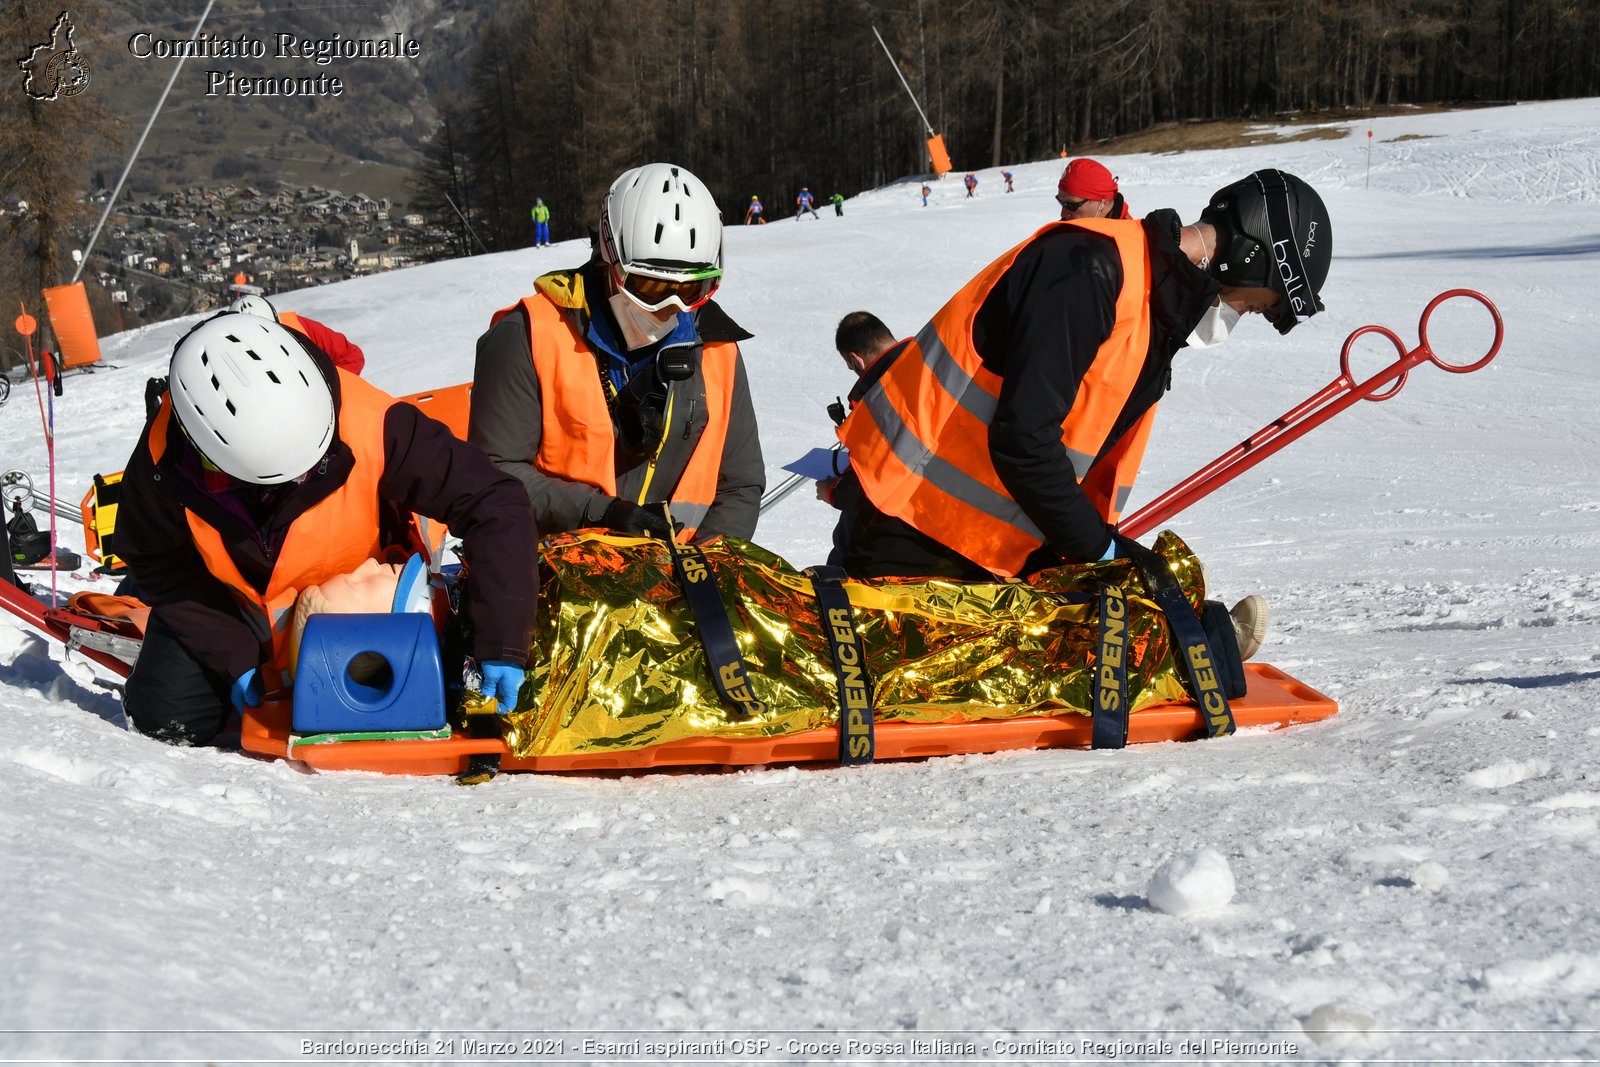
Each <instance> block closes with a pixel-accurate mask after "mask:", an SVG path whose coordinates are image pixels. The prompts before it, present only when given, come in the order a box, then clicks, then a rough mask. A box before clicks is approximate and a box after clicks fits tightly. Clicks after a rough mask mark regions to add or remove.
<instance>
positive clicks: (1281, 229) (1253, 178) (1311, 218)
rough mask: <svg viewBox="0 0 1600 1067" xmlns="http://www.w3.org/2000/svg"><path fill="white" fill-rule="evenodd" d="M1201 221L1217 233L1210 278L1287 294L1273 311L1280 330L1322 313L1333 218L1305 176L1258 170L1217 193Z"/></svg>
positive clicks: (1227, 283) (1330, 252) (1331, 256)
mask: <svg viewBox="0 0 1600 1067" xmlns="http://www.w3.org/2000/svg"><path fill="white" fill-rule="evenodd" d="M1200 219H1201V221H1202V222H1208V223H1210V224H1211V225H1212V226H1214V227H1216V230H1217V248H1216V254H1215V255H1214V256H1213V257H1212V259H1211V266H1210V273H1211V275H1212V277H1214V278H1216V279H1217V280H1218V281H1220V282H1222V284H1224V285H1234V286H1244V287H1252V286H1268V287H1270V288H1272V289H1275V290H1276V291H1277V292H1278V295H1279V296H1281V297H1282V298H1283V300H1282V301H1281V303H1280V304H1279V305H1278V307H1277V308H1276V309H1275V310H1274V311H1272V312H1271V313H1270V314H1269V315H1268V316H1267V319H1268V321H1270V322H1271V323H1272V324H1273V325H1274V326H1276V327H1277V328H1278V332H1279V333H1288V332H1289V331H1290V330H1292V329H1294V327H1295V326H1296V325H1297V324H1298V323H1300V322H1302V321H1303V320H1305V319H1309V318H1310V317H1311V316H1312V315H1315V314H1316V313H1317V312H1319V311H1321V310H1323V306H1322V299H1321V297H1320V296H1319V294H1320V293H1321V292H1322V283H1323V282H1325V281H1327V280H1328V265H1329V264H1330V263H1331V262H1332V260H1333V223H1332V222H1331V220H1329V218H1328V209H1327V208H1326V207H1325V206H1324V205H1323V203H1322V197H1320V196H1318V195H1317V191H1316V190H1315V189H1313V188H1311V186H1309V185H1307V184H1306V183H1305V182H1304V181H1303V180H1301V179H1300V178H1297V177H1295V176H1294V175H1293V174H1289V173H1287V172H1285V171H1281V170H1258V171H1256V172H1255V173H1254V174H1250V175H1247V176H1246V177H1243V178H1241V179H1239V180H1238V181H1236V182H1234V183H1233V184H1232V185H1228V186H1225V187H1223V188H1221V189H1218V190H1217V191H1216V192H1215V193H1212V194H1211V203H1210V204H1208V205H1207V206H1206V209H1205V210H1204V211H1202V212H1201V213H1200Z"/></svg>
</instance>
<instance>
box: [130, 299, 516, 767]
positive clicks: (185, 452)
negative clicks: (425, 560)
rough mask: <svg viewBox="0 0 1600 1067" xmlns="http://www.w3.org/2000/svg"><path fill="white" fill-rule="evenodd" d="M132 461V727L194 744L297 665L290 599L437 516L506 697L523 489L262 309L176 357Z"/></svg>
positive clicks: (489, 671)
mask: <svg viewBox="0 0 1600 1067" xmlns="http://www.w3.org/2000/svg"><path fill="white" fill-rule="evenodd" d="M168 381H169V392H168V393H167V394H166V395H164V396H162V398H161V405H160V409H159V410H158V411H157V413H156V414H155V415H154V416H153V417H152V419H151V421H150V422H149V424H148V425H147V426H146V427H145V430H144V435H143V438H142V439H141V440H140V442H139V445H138V447H136V448H135V449H134V453H133V455H132V457H131V458H130V459H129V461H128V467H127V473H126V474H125V475H124V478H123V496H122V501H121V506H120V509H119V514H118V522H117V533H118V536H119V537H120V538H121V547H120V548H119V552H120V553H121V554H122V556H123V558H124V559H125V560H126V561H127V564H128V570H129V572H130V574H131V575H132V577H133V580H134V582H135V584H136V585H137V587H138V590H139V594H140V596H141V597H142V598H143V599H144V600H145V601H147V602H148V603H149V604H150V605H151V607H152V608H153V610H152V612H151V615H150V625H149V628H148V630H147V632H146V636H145V640H144V645H143V647H142V649H141V650H140V653H139V660H138V662H137V664H135V666H134V669H133V673H132V675H131V676H130V677H129V678H128V686H127V692H126V695H125V697H124V699H123V707H124V709H125V710H126V711H127V714H128V719H129V721H130V722H131V723H132V725H133V726H134V727H135V728H136V729H138V730H139V731H140V732H141V733H145V734H148V735H150V736H151V737H154V738H157V739H158V740H162V741H167V742H170V743H173V744H196V745H198V744H205V743H207V742H209V741H211V740H212V739H213V738H214V737H215V736H216V735H217V734H218V732H220V731H221V729H222V727H223V726H224V724H225V723H226V722H227V720H228V717H229V715H230V714H231V713H232V712H234V711H235V710H242V709H243V708H244V706H245V705H250V706H252V707H253V706H255V705H257V704H259V703H260V700H261V697H262V695H263V692H264V690H266V689H267V688H269V680H268V679H264V678H263V675H275V676H277V677H273V678H271V679H270V685H271V687H275V686H276V685H278V684H279V682H280V681H281V675H282V673H283V672H284V670H285V669H286V668H288V667H289V666H290V664H289V663H288V658H289V638H290V624H291V622H292V619H293V615H294V611H293V608H294V602H295V598H296V596H297V595H298V593H299V592H300V591H301V590H303V589H305V588H307V587H308V586H312V585H316V584H319V583H322V582H325V581H328V580H329V579H332V578H334V577H335V576H338V575H342V574H345V573H347V572H349V571H352V570H355V569H356V568H357V567H358V566H360V565H361V564H362V562H363V561H365V560H368V559H381V558H383V557H384V556H385V555H387V554H388V553H389V552H390V551H391V550H398V552H399V553H400V554H401V556H402V557H403V556H404V554H406V553H409V552H410V551H411V548H412V547H413V546H411V545H409V544H408V543H407V539H408V535H409V527H410V521H409V520H410V516H411V515H412V514H413V513H417V514H422V515H426V516H429V517H430V518H434V519H438V520H441V521H443V522H444V523H446V524H447V525H448V526H449V527H450V530H451V531H452V533H454V534H455V535H457V536H459V537H461V538H462V539H463V541H464V542H465V547H464V553H463V554H464V555H465V557H466V559H467V561H468V563H469V565H470V567H471V570H472V574H473V579H474V580H472V581H471V582H470V583H469V592H468V612H469V615H470V618H471V621H472V624H473V630H474V634H475V637H474V645H473V648H472V655H473V656H474V657H475V658H476V659H477V661H478V663H479V666H480V667H481V669H482V673H483V679H484V681H483V689H484V692H485V694H486V695H492V696H495V697H496V698H497V699H498V701H499V703H500V706H501V707H502V708H504V709H507V710H509V709H510V708H511V707H513V706H514V705H515V704H516V699H517V691H518V689H519V688H520V687H521V685H522V680H523V675H524V673H525V672H524V665H525V664H526V663H527V656H528V647H529V641H530V637H531V634H532V630H533V622H534V611H535V606H536V601H535V595H536V593H537V585H536V581H535V575H534V544H535V542H536V540H537V535H536V534H535V532H534V528H533V517H532V514H531V512H530V510H529V507H528V498H527V494H526V493H524V492H523V490H522V487H521V486H520V485H518V484H517V482H516V480H515V479H514V478H511V477H510V476H508V475H505V474H502V473H501V472H499V471H498V470H496V469H495V468H494V465H493V464H491V463H490V462H489V461H488V459H487V458H486V457H485V456H484V455H483V454H482V453H481V452H479V451H478V450H477V449H475V448H473V447H472V446H470V445H468V444H465V443H464V442H462V441H460V440H458V439H457V438H456V437H455V436H454V435H452V434H451V433H450V431H449V430H448V429H447V428H446V427H445V426H444V425H443V424H441V423H438V422H435V421H434V420H432V419H430V418H428V417H427V416H425V415H423V414H422V413H421V412H420V411H418V410H417V409H416V408H415V407H413V406H412V405H410V404H407V403H404V402H402V401H397V400H396V399H395V398H393V397H391V396H389V395H388V394H387V393H384V392H382V391H380V390H378V389H376V388H375V387H373V386H372V385H370V384H368V383H367V382H364V381H362V380H361V379H360V378H358V377H356V376H355V375H353V374H350V373H349V372H347V371H343V370H338V369H336V368H335V367H334V366H333V364H332V363H331V362H329V360H328V358H327V356H326V355H325V354H324V353H323V352H321V351H320V350H318V349H317V348H316V347H315V346H314V345H312V344H311V343H310V342H309V341H308V340H306V339H304V338H302V337H300V336H299V335H297V334H295V333H294V332H292V331H290V330H288V329H287V328H285V327H283V326H281V325H280V324H278V323H277V322H274V321H272V320H270V319H265V318H259V317H257V316H254V315H240V314H227V313H225V314H222V315H218V316H216V317H213V318H211V319H208V320H206V321H205V322H203V323H201V324H200V325H199V326H197V327H195V328H194V329H193V330H191V331H190V332H189V333H188V334H187V335H186V336H185V337H184V338H183V339H182V340H181V341H179V342H178V345H177V347H176V348H175V349H174V351H173V354H172V365H171V369H170V372H169V379H168Z"/></svg>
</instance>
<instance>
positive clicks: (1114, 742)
mask: <svg viewBox="0 0 1600 1067" xmlns="http://www.w3.org/2000/svg"><path fill="white" fill-rule="evenodd" d="M1099 600H1100V640H1099V643H1098V645H1097V646H1096V653H1095V665H1096V666H1095V673H1094V705H1093V707H1094V714H1093V715H1092V716H1091V718H1090V722H1091V724H1092V725H1093V732H1092V734H1091V740H1090V742H1089V743H1090V746H1091V747H1093V748H1126V747H1127V745H1128V601H1127V598H1126V597H1124V596H1123V593H1122V589H1121V587H1120V586H1115V585H1101V586H1100V596H1099Z"/></svg>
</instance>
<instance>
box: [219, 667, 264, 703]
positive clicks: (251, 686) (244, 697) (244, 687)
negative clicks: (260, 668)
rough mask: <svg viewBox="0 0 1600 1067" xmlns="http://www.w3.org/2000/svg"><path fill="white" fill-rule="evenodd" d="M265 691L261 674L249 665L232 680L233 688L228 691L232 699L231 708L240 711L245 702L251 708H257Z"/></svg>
mask: <svg viewBox="0 0 1600 1067" xmlns="http://www.w3.org/2000/svg"><path fill="white" fill-rule="evenodd" d="M265 692H266V690H265V688H264V687H263V686H262V684H261V676H260V675H259V674H257V673H256V669H255V668H254V667H251V668H250V669H249V670H247V671H245V672H244V673H243V674H241V675H239V677H238V678H237V679H236V680H235V681H234V683H233V689H232V690H230V691H229V693H228V696H229V697H230V698H231V699H232V700H233V710H234V711H238V712H242V711H244V706H245V705H246V704H248V705H250V706H251V707H252V708H259V707H260V706H261V697H262V695H263V694H264V693H265Z"/></svg>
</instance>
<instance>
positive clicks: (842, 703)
mask: <svg viewBox="0 0 1600 1067" xmlns="http://www.w3.org/2000/svg"><path fill="white" fill-rule="evenodd" d="M805 574H806V577H807V578H810V579H811V589H812V592H813V593H815V594H816V598H817V617H818V618H819V619H820V620H821V622H822V635H823V636H824V637H826V638H827V639H828V649H829V651H831V652H832V653H833V673H834V677H835V679H836V680H837V682H838V686H839V762H840V763H842V764H844V765H845V766H847V767H848V766H852V765H854V764H857V763H871V762H872V757H873V753H874V751H875V749H874V744H873V737H872V676H871V675H870V674H868V673H867V657H866V654H865V652H864V651H863V649H862V644H861V633H860V631H858V630H857V629H856V616H855V610H854V609H853V608H851V606H850V597H849V596H848V595H846V593H845V591H844V580H845V577H846V576H845V572H844V569H843V568H842V567H827V566H822V567H807V568H806V572H805Z"/></svg>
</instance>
